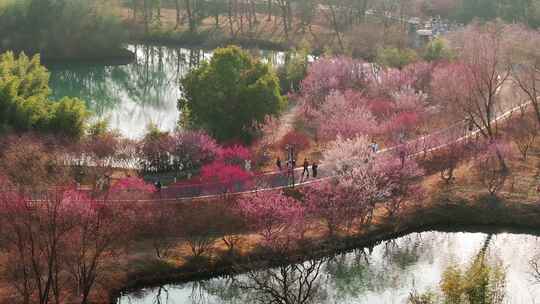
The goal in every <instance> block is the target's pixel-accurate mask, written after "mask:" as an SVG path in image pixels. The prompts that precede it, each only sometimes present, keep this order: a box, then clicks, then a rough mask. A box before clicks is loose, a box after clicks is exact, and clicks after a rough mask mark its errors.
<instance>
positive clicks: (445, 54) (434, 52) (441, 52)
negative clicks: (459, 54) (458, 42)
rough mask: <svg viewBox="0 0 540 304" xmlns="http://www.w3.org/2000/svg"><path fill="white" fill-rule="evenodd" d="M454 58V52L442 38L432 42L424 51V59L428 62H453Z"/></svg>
mask: <svg viewBox="0 0 540 304" xmlns="http://www.w3.org/2000/svg"><path fill="white" fill-rule="evenodd" d="M454 57H455V56H454V54H453V53H452V50H450V49H449V48H448V46H447V45H446V43H445V41H444V40H443V39H441V38H436V39H434V40H432V41H430V42H429V43H428V44H427V45H426V47H425V49H424V59H425V60H427V61H437V60H452V59H453V58H454Z"/></svg>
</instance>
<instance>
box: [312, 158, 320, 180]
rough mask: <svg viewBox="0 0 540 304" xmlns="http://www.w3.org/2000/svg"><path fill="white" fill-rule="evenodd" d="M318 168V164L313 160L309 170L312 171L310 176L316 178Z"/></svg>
mask: <svg viewBox="0 0 540 304" xmlns="http://www.w3.org/2000/svg"><path fill="white" fill-rule="evenodd" d="M318 168H319V165H318V164H317V161H314V162H313V163H312V164H311V172H312V176H313V178H317V169H318Z"/></svg>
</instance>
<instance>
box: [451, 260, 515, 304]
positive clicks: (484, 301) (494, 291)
mask: <svg viewBox="0 0 540 304" xmlns="http://www.w3.org/2000/svg"><path fill="white" fill-rule="evenodd" d="M505 282H506V274H505V271H504V268H503V267H502V265H500V263H498V262H493V263H488V262H487V261H486V260H485V256H484V254H483V253H481V254H479V255H478V256H477V257H476V258H475V259H474V261H473V262H472V263H471V265H469V267H468V268H467V269H466V270H465V271H462V270H461V269H459V268H458V267H456V266H455V265H451V266H449V267H448V268H447V269H446V270H445V272H444V274H443V278H442V281H441V285H440V287H441V290H442V292H443V294H444V297H445V302H444V303H446V304H500V303H503V300H504V293H505Z"/></svg>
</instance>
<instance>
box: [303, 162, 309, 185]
mask: <svg viewBox="0 0 540 304" xmlns="http://www.w3.org/2000/svg"><path fill="white" fill-rule="evenodd" d="M303 167H304V170H303V171H302V180H304V174H307V178H309V162H308V160H307V158H304V165H303Z"/></svg>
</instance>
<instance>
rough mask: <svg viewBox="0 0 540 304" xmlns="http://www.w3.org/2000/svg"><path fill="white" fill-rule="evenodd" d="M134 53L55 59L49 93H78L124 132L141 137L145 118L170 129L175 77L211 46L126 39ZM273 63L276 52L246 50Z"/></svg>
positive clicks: (174, 119)
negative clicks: (113, 59) (108, 61)
mask: <svg viewBox="0 0 540 304" xmlns="http://www.w3.org/2000/svg"><path fill="white" fill-rule="evenodd" d="M128 49H129V50H130V51H132V52H134V53H135V55H136V59H135V61H133V62H132V63H130V64H126V65H109V66H104V65H101V66H99V65H85V64H74V63H69V64H56V65H54V66H50V67H49V70H50V71H51V79H50V87H51V89H52V94H53V96H54V97H55V98H61V97H64V96H73V97H79V98H81V99H83V100H84V101H85V102H86V104H87V106H88V108H89V109H90V111H91V112H92V113H93V114H94V118H95V119H108V120H109V122H110V126H111V128H113V129H116V130H118V131H119V132H120V133H121V134H122V135H124V136H126V137H130V138H139V137H141V136H142V135H143V134H144V133H145V131H146V128H147V126H148V124H150V123H153V124H156V125H157V126H158V127H159V128H160V129H161V130H167V131H170V130H173V129H174V128H175V127H176V126H177V125H178V120H179V117H180V112H179V110H178V108H177V101H178V99H179V98H180V96H181V95H180V94H181V91H180V86H179V80H180V79H181V78H182V76H183V75H185V74H186V73H187V72H188V71H190V70H191V69H193V68H195V67H197V66H198V65H199V64H200V63H201V62H202V61H203V60H205V59H208V58H210V57H211V55H212V52H211V51H209V50H202V49H187V48H181V47H170V46H156V45H129V46H128ZM250 52H251V53H252V54H253V55H255V56H258V57H261V58H263V59H264V60H266V61H267V62H271V63H273V64H281V63H282V62H283V61H284V57H285V54H284V53H281V52H273V51H263V50H250Z"/></svg>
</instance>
